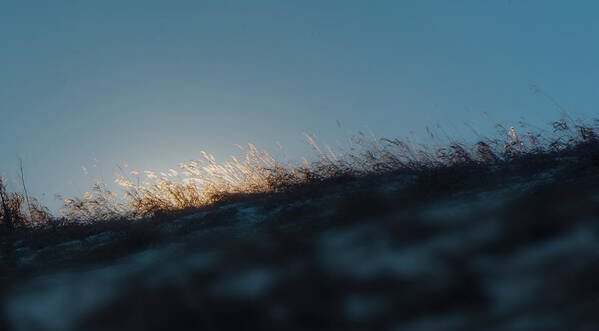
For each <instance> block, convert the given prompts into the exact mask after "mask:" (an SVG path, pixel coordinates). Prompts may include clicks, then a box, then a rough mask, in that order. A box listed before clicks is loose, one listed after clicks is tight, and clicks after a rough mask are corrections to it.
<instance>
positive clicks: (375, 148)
mask: <svg viewBox="0 0 599 331" xmlns="http://www.w3.org/2000/svg"><path fill="white" fill-rule="evenodd" d="M562 121H564V120H562ZM556 123H557V122H556ZM497 127H498V128H499V129H500V131H501V136H502V138H499V139H483V140H480V141H478V142H476V143H475V144H472V145H466V144H462V143H456V142H454V141H452V140H450V141H449V144H448V145H446V146H441V145H439V144H436V145H432V146H429V145H424V144H416V143H414V142H413V141H411V140H409V139H406V140H400V139H386V138H378V137H376V136H374V135H371V136H370V137H368V136H366V135H364V134H363V133H359V134H358V135H356V136H353V137H351V138H350V139H349V140H348V150H345V149H344V148H342V147H339V148H338V149H336V150H334V149H333V148H331V147H330V146H328V145H325V148H324V150H326V151H327V153H325V152H324V151H323V149H322V148H321V147H320V146H319V144H318V143H317V141H316V139H315V138H314V137H313V136H311V135H309V134H304V137H305V139H306V142H307V143H308V145H309V146H311V147H312V149H314V151H315V152H316V154H317V156H318V157H317V159H316V160H315V161H310V160H308V159H307V158H302V160H303V164H302V165H296V164H293V163H291V162H289V161H280V160H277V159H275V158H274V157H272V156H271V155H270V154H269V153H268V152H267V151H264V150H259V149H258V148H257V147H256V146H255V145H253V144H251V143H249V144H247V146H241V145H237V147H238V148H239V149H240V150H241V151H243V152H244V153H245V155H243V157H236V156H232V157H231V159H230V161H227V162H224V163H218V162H217V161H216V158H215V157H214V155H212V154H210V153H208V152H206V151H201V153H200V154H201V156H202V158H200V159H199V160H192V161H189V162H183V163H179V165H178V168H179V170H175V169H168V170H167V171H165V172H158V174H159V175H160V176H158V175H157V173H156V172H154V171H152V170H145V171H143V172H142V174H143V175H144V177H145V178H143V179H142V178H140V172H139V171H135V170H132V171H129V172H128V173H127V174H119V173H117V174H115V183H116V184H118V186H119V187H120V188H121V189H122V190H123V196H122V197H118V196H117V194H116V193H114V192H112V191H110V190H109V189H108V188H107V185H105V184H104V183H102V182H100V181H97V180H96V181H94V188H93V192H94V193H93V194H92V193H89V192H86V194H85V195H84V196H83V198H73V199H66V200H65V210H66V212H65V215H66V216H67V217H70V218H73V219H76V220H83V221H92V220H101V219H109V218H114V217H126V218H135V217H145V216H149V215H153V214H155V213H157V212H168V211H174V210H181V209H185V208H197V207H203V206H206V205H210V204H213V203H215V202H217V201H220V200H222V199H224V198H226V197H227V196H231V195H234V194H250V193H263V192H278V191H285V190H288V189H289V188H292V187H294V186H296V185H302V184H306V183H313V182H317V181H324V180H329V179H333V178H336V177H340V176H362V175H368V174H375V173H385V172H391V171H400V170H401V171H408V172H409V171H423V170H426V169H433V168H435V167H443V166H452V165H458V164H470V163H489V162H502V161H505V160H508V159H510V158H513V157H517V156H519V155H524V154H526V153H533V152H534V153H538V152H540V151H541V152H542V151H549V150H559V149H560V148H565V147H564V146H567V145H568V144H571V143H572V142H574V141H576V140H577V139H578V141H579V140H580V139H582V140H585V139H590V138H589V137H594V132H595V131H594V130H596V128H591V127H584V130H578V129H576V128H580V127H581V126H575V125H569V126H568V125H566V124H563V123H562V124H554V128H555V127H557V128H558V129H559V130H561V131H559V132H558V134H559V135H558V139H557V140H556V141H550V140H547V139H546V140H544V141H543V140H542V139H541V138H540V136H541V135H540V134H539V135H533V134H531V133H530V132H527V133H526V134H523V135H521V136H526V137H532V138H530V139H529V141H528V143H527V144H525V142H524V141H523V140H521V139H520V137H519V135H518V134H517V132H516V129H515V128H514V127H510V128H509V129H506V128H505V127H503V126H501V125H499V126H497ZM573 128H574V129H573ZM579 131H580V132H579ZM581 132H582V133H584V134H582V133H581ZM130 176H131V177H130Z"/></svg>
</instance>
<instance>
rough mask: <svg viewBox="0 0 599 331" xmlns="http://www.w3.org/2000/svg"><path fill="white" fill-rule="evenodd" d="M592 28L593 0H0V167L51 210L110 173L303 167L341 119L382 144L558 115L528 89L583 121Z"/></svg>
mask: <svg viewBox="0 0 599 331" xmlns="http://www.w3.org/2000/svg"><path fill="white" fill-rule="evenodd" d="M597 17H599V3H598V2H596V1H547V0H543V1H509V0H506V1H348V0H344V1H322V0H319V1H281V0H279V1H151V0H143V1H109V0H103V1H64V0H52V1H13V0H2V1H0V173H4V174H5V175H6V176H7V177H9V178H14V177H16V174H17V168H18V166H17V165H18V162H17V156H20V157H22V158H23V162H24V165H25V175H26V181H27V182H28V183H27V184H28V186H29V190H30V193H32V194H33V195H36V196H38V197H40V198H41V199H42V200H43V201H44V202H46V203H48V204H49V205H50V206H51V207H55V206H57V202H55V201H54V202H53V199H54V198H53V194H55V193H60V194H63V195H65V196H72V195H79V194H82V193H83V192H85V191H86V190H87V189H88V188H89V187H90V186H91V182H92V179H93V178H101V177H103V178H104V180H106V181H112V179H113V173H114V172H115V171H116V170H117V168H116V165H117V164H122V163H123V162H128V163H129V164H130V167H131V168H134V169H137V170H144V169H153V170H161V169H165V168H169V167H175V166H176V164H177V163H178V162H181V161H186V160H189V159H197V158H199V157H200V150H202V149H205V150H207V151H209V152H213V153H214V154H215V155H216V156H217V159H218V160H223V161H224V160H226V159H228V156H229V155H230V154H233V153H236V147H235V146H234V145H235V144H238V143H239V144H244V143H246V142H250V141H251V142H254V143H256V144H257V145H258V146H259V147H262V148H267V149H269V150H276V149H277V148H276V142H280V143H281V144H282V145H283V146H284V148H285V151H286V153H287V154H288V155H289V156H290V157H291V158H292V159H293V158H299V157H300V156H302V155H306V153H307V152H308V151H309V148H308V147H307V146H305V144H304V143H303V140H302V132H310V133H313V134H315V135H316V136H317V138H319V139H320V140H321V141H324V142H328V143H334V141H335V140H336V139H343V130H341V129H339V128H337V125H336V120H340V121H341V122H342V123H343V126H344V127H345V129H346V130H347V131H349V132H355V131H357V130H367V128H369V129H371V130H372V131H373V132H374V133H376V134H377V135H379V136H389V137H405V136H409V134H410V133H409V132H410V131H415V132H416V133H417V134H422V133H424V128H425V126H426V125H434V124H435V123H440V124H441V125H442V126H443V127H445V129H446V130H447V131H449V132H450V133H451V134H453V135H456V136H458V137H459V136H462V135H463V136H464V137H467V136H468V129H467V127H466V126H465V125H464V124H463V123H464V122H467V123H471V124H472V125H473V126H475V127H476V128H477V129H479V130H480V131H481V132H482V133H485V134H487V133H488V134H493V130H492V124H494V123H495V122H501V123H504V124H508V125H510V124H513V125H515V124H516V123H517V121H518V120H519V119H520V118H521V117H524V118H525V119H526V120H527V121H528V122H530V123H533V124H537V125H541V126H543V125H545V124H547V123H548V122H549V121H551V120H555V119H557V118H558V117H559V110H557V109H556V108H555V107H554V106H553V105H552V104H551V102H549V101H548V100H547V99H546V98H543V97H541V96H538V95H534V94H533V93H532V92H531V90H530V88H529V85H530V84H531V83H535V84H538V85H539V87H541V88H542V89H543V90H544V91H545V92H546V93H548V94H550V95H551V96H552V97H554V98H555V99H557V100H558V101H559V102H560V103H561V104H562V105H563V106H564V107H565V108H567V109H568V110H569V111H571V112H572V113H574V114H583V115H584V114H586V115H587V116H592V115H594V114H596V110H597V106H598V105H599V102H598V101H599V100H597V99H598V97H599V93H598V92H599V91H598V84H597V77H599V66H598V65H597V59H599V46H598V45H599V43H597V41H598V40H599V38H598V37H599V23H598V21H597ZM485 112H486V113H487V114H488V115H489V119H485V118H484V117H483V113H485ZM275 154H276V153H275ZM82 165H85V166H86V167H87V168H89V172H90V173H89V175H87V176H86V175H84V174H83V173H82V170H81V166H82ZM94 165H95V167H94ZM13 188H14V189H16V188H17V187H16V186H15V185H14V184H13ZM44 193H45V196H44V195H43V194H44Z"/></svg>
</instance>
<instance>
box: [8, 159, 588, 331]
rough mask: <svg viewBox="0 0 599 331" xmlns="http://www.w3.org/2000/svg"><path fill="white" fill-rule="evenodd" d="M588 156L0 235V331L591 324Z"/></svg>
mask: <svg viewBox="0 0 599 331" xmlns="http://www.w3.org/2000/svg"><path fill="white" fill-rule="evenodd" d="M597 155H599V154H596V153H594V152H592V151H589V152H588V153H580V151H578V152H576V153H572V154H571V155H560V156H559V157H558V156H551V157H536V158H528V159H525V160H520V161H518V160H516V161H513V162H511V163H509V164H504V165H498V166H484V167H476V166H474V167H471V168H469V167H458V168H449V169H445V170H440V171H434V172H431V173H428V174H427V175H419V176H415V175H410V174H391V175H385V176H378V177H372V178H363V179H359V180H344V181H340V182H338V183H327V184H320V185H314V186H310V187H304V188H298V189H297V191H294V192H291V193H285V194H278V195H277V194H271V195H261V196H252V197H244V198H240V199H237V200H236V201H233V202H230V203H223V204H221V205H220V206H215V207H214V208H210V209H206V210H200V211H195V212H194V213H191V214H187V215H180V216H177V217H173V216H172V215H171V216H169V217H163V218H161V219H160V218H157V219H153V220H142V221H137V222H135V223H133V224H130V223H127V224H125V223H123V222H118V221H115V222H109V223H105V224H95V225H90V226H65V227H62V228H55V229H47V230H44V231H41V232H35V231H34V232H20V233H16V234H13V235H10V236H5V237H3V238H2V252H1V254H2V256H1V261H2V262H1V266H0V277H2V278H1V284H2V285H0V286H1V287H0V291H1V292H0V295H1V297H0V298H1V303H2V307H1V310H0V312H1V313H0V330H187V329H189V330H250V329H274V330H447V331H449V330H599V314H598V311H599V176H598V175H599V162H598V161H599V157H597Z"/></svg>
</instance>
